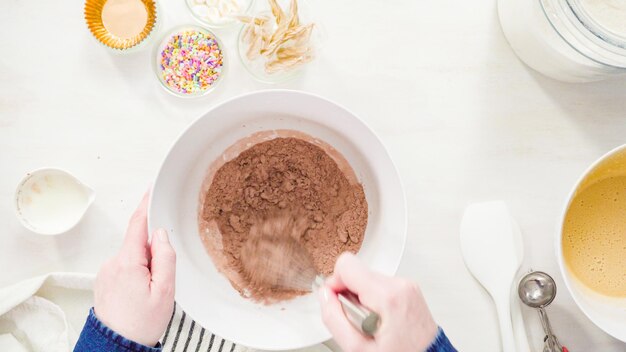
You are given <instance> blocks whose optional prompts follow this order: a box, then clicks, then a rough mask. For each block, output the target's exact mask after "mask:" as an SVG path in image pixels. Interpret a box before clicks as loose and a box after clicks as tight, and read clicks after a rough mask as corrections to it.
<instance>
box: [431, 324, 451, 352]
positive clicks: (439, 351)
mask: <svg viewBox="0 0 626 352" xmlns="http://www.w3.org/2000/svg"><path fill="white" fill-rule="evenodd" d="M426 352H457V350H456V348H454V346H452V344H451V343H450V340H448V337H447V336H446V334H445V333H444V332H443V329H441V328H439V331H438V332H437V337H435V341H433V343H431V344H430V347H428V349H427V350H426Z"/></svg>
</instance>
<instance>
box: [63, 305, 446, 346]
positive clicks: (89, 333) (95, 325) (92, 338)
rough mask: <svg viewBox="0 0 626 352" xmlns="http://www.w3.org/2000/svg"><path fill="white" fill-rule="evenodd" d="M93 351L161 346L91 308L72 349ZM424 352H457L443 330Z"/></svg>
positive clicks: (439, 331)
mask: <svg viewBox="0 0 626 352" xmlns="http://www.w3.org/2000/svg"><path fill="white" fill-rule="evenodd" d="M93 351H103V352H104V351H106V352H161V344H160V343H159V344H157V345H156V346H155V347H149V346H144V345H142V344H139V343H137V342H134V341H131V340H129V339H127V338H125V337H124V336H122V335H120V334H118V333H116V332H115V331H113V330H111V329H109V328H108V327H107V326H106V325H104V324H103V323H102V322H101V321H100V320H98V318H97V317H96V315H95V314H94V311H93V308H91V309H90V310H89V316H88V317H87V321H86V322H85V326H84V327H83V331H82V332H81V333H80V337H79V338H78V342H77V343H76V346H75V347H74V352H93ZM426 352H457V350H456V349H455V348H454V347H453V346H452V344H451V343H450V341H449V340H448V338H447V337H446V334H445V333H444V332H443V330H442V329H441V328H439V330H438V332H437V336H436V337H435V340H434V341H433V342H432V344H431V345H430V347H428V349H427V350H426Z"/></svg>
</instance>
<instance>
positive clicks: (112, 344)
mask: <svg viewBox="0 0 626 352" xmlns="http://www.w3.org/2000/svg"><path fill="white" fill-rule="evenodd" d="M92 351H107V352H161V344H157V345H156V346H155V347H148V346H144V345H142V344H139V343H137V342H134V341H131V340H129V339H127V338H125V337H124V336H122V335H120V334H118V333H116V332H115V331H113V330H111V329H109V328H108V327H107V326H106V325H104V324H103V323H102V322H101V321H100V320H98V318H97V317H96V315H95V314H94V311H93V308H91V309H90V310H89V316H88V317H87V321H86V322H85V326H84V327H83V331H82V332H81V333H80V337H79V338H78V342H76V346H75V347H74V352H92Z"/></svg>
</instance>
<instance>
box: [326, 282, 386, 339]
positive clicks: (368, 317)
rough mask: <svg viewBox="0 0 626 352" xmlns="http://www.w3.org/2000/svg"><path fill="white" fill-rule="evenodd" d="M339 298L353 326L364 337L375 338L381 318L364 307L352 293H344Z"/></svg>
mask: <svg viewBox="0 0 626 352" xmlns="http://www.w3.org/2000/svg"><path fill="white" fill-rule="evenodd" d="M337 297H338V298H339V302H340V303H341V305H342V306H343V311H344V313H345V314H346V317H347V318H348V320H349V321H350V322H351V323H352V325H354V327H355V328H357V329H358V330H359V331H361V332H362V333H363V334H364V335H367V336H373V335H374V334H375V333H376V330H378V326H379V325H380V316H379V315H378V314H376V313H375V312H372V311H371V310H369V309H368V308H366V307H365V306H363V305H362V304H361V302H359V298H358V297H357V296H356V295H355V294H354V293H352V292H349V291H346V292H342V293H340V294H338V295H337Z"/></svg>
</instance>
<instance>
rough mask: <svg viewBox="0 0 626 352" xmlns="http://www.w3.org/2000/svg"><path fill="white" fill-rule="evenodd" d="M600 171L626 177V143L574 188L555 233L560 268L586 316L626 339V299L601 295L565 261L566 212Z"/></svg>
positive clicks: (594, 167) (584, 175)
mask: <svg viewBox="0 0 626 352" xmlns="http://www.w3.org/2000/svg"><path fill="white" fill-rule="evenodd" d="M597 170H603V171H602V173H601V175H603V176H608V175H610V176H618V175H619V176H623V175H626V145H623V146H621V147H618V148H616V149H614V150H612V151H610V152H608V153H607V154H605V155H604V156H602V157H601V158H600V159H599V160H597V161H596V162H595V163H593V165H591V166H590V167H589V168H588V169H587V170H586V171H585V173H584V174H583V175H582V176H581V177H580V179H579V180H578V182H576V185H575V186H574V188H573V189H572V192H571V193H570V196H569V198H568V200H567V203H566V205H565V209H564V210H563V216H562V217H561V222H560V223H559V230H558V232H557V236H556V243H555V248H556V252H557V253H556V255H557V260H558V262H559V267H560V269H561V274H562V275H563V279H564V280H565V285H566V286H567V289H568V290H569V292H570V293H571V294H572V297H573V298H574V301H575V302H576V304H577V305H578V307H579V308H580V309H581V310H582V311H583V313H585V315H587V317H588V318H589V319H590V320H591V321H592V322H593V323H594V324H596V325H597V326H598V327H599V328H600V329H602V330H604V331H605V332H606V333H608V334H609V335H611V336H613V337H615V338H616V339H619V340H622V341H624V342H626V298H613V297H607V296H603V295H600V294H599V293H596V292H594V291H592V290H591V289H589V288H587V287H586V286H585V285H584V284H582V283H581V282H580V281H579V280H578V279H577V278H576V277H574V275H573V274H572V273H571V272H570V271H569V269H568V268H567V264H566V263H565V262H564V260H563V246H562V239H563V226H564V224H565V217H566V215H567V211H568V209H569V207H570V204H571V203H572V200H573V199H574V197H575V195H576V194H577V192H580V191H582V190H583V189H585V188H586V187H587V186H589V185H591V184H593V183H594V182H596V181H598V180H599V179H598V177H599V175H600V174H596V171H597Z"/></svg>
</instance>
